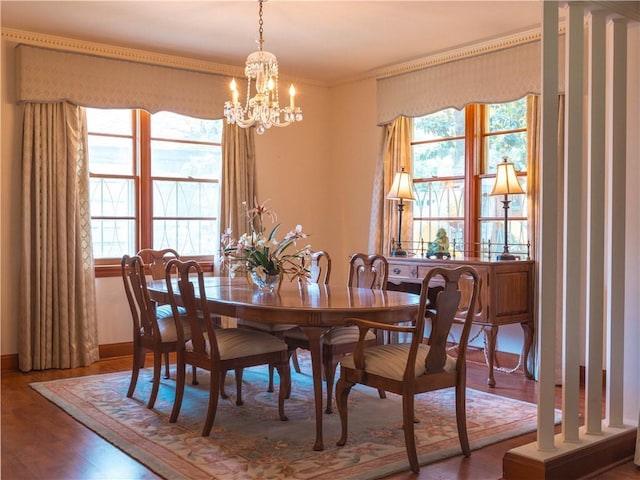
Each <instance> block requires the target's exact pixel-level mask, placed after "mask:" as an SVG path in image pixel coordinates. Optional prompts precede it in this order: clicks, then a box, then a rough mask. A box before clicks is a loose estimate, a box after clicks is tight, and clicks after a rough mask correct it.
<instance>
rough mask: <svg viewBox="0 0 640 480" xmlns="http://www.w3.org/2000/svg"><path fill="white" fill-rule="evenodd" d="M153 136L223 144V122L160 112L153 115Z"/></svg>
mask: <svg viewBox="0 0 640 480" xmlns="http://www.w3.org/2000/svg"><path fill="white" fill-rule="evenodd" d="M151 136H152V137H153V138H169V139H172V140H194V141H203V142H213V143H222V122H221V121H220V120H203V119H199V118H192V117H186V116H184V115H179V114H177V113H172V112H158V113H154V114H153V122H151Z"/></svg>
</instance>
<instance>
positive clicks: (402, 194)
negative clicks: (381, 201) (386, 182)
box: [387, 167, 416, 201]
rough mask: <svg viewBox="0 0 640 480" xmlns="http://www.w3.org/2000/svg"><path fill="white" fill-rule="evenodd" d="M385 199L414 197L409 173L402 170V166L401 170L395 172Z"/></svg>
mask: <svg viewBox="0 0 640 480" xmlns="http://www.w3.org/2000/svg"><path fill="white" fill-rule="evenodd" d="M387 199H389V200H409V201H413V200H415V199H416V192H415V191H414V190H413V182H412V181H411V175H409V174H408V173H407V172H405V171H404V167H402V171H401V172H397V173H396V176H395V177H394V179H393V185H391V188H390V189H389V193H387Z"/></svg>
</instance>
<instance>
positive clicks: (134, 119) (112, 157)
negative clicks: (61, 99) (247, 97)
mask: <svg viewBox="0 0 640 480" xmlns="http://www.w3.org/2000/svg"><path fill="white" fill-rule="evenodd" d="M87 127H88V132H89V135H88V137H89V169H90V188H91V194H90V195H91V196H90V200H91V222H92V237H93V253H94V258H95V259H96V264H97V265H98V266H99V265H115V264H117V265H119V262H120V258H121V257H122V255H124V254H125V253H128V254H132V253H134V252H136V251H138V250H139V249H140V248H155V249H161V248H174V249H176V250H177V251H178V252H180V254H181V255H184V256H189V257H202V256H205V255H208V256H212V255H213V253H214V252H215V251H217V248H218V241H217V240H218V239H219V238H220V235H219V222H218V215H219V213H218V212H219V208H220V207H219V205H220V175H221V165H222V161H221V156H222V149H221V136H222V121H220V120H201V119H196V118H190V117H185V116H182V115H178V114H174V113H168V112H160V113H156V114H153V115H151V114H149V113H147V112H145V111H143V110H100V109H87Z"/></svg>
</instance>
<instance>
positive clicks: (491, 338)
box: [484, 327, 498, 387]
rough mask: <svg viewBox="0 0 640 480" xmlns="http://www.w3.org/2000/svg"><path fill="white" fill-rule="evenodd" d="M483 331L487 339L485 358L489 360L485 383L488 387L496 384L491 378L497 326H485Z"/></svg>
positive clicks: (494, 357) (494, 358)
mask: <svg viewBox="0 0 640 480" xmlns="http://www.w3.org/2000/svg"><path fill="white" fill-rule="evenodd" d="M484 333H485V335H486V339H487V347H486V348H487V358H488V360H489V379H488V380H487V384H488V385H489V386H490V387H495V386H496V381H495V379H494V378H493V365H494V363H495V360H496V340H497V338H498V327H485V329H484Z"/></svg>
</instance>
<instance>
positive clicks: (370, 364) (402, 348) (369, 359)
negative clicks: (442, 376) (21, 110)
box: [340, 343, 456, 380]
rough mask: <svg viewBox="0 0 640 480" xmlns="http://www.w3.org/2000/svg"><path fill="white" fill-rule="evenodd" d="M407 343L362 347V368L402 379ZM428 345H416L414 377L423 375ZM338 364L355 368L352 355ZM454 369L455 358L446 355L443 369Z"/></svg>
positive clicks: (408, 345) (395, 378) (384, 375)
mask: <svg viewBox="0 0 640 480" xmlns="http://www.w3.org/2000/svg"><path fill="white" fill-rule="evenodd" d="M409 347H410V344H409V343H400V344H389V345H377V346H375V347H368V348H365V349H364V370H365V372H367V373H371V374H373V375H379V376H381V377H386V378H392V379H394V380H402V378H403V377H404V370H405V366H406V365H407V357H408V355H409ZM429 349H430V347H429V345H426V344H424V343H421V344H420V345H418V355H417V356H416V372H415V373H416V377H419V376H420V375H424V374H425V372H426V367H425V362H426V359H427V355H428V354H429ZM340 365H341V366H342V367H344V368H351V369H355V364H354V361H353V355H347V356H345V357H343V358H342V361H341V362H340ZM455 369H456V359H455V358H453V357H452V356H450V355H447V360H446V361H445V365H444V371H445V372H453V371H455Z"/></svg>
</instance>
